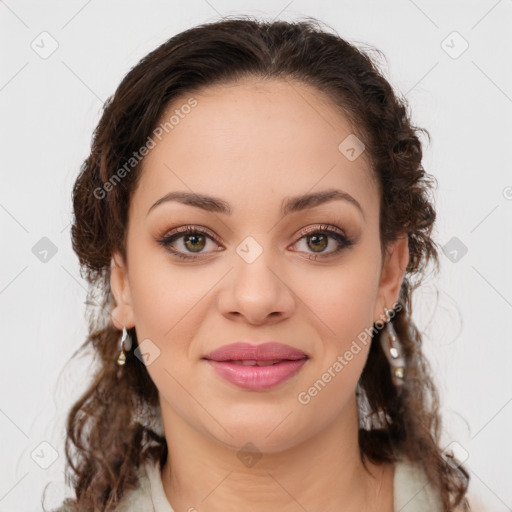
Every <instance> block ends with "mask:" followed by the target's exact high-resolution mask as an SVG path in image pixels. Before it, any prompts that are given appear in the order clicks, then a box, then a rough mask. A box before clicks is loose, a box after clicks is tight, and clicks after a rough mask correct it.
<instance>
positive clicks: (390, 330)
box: [380, 308, 405, 388]
mask: <svg viewBox="0 0 512 512" xmlns="http://www.w3.org/2000/svg"><path fill="white" fill-rule="evenodd" d="M384 313H385V314H386V325H385V326H384V330H383V331H382V333H381V335H380V343H381V346H382V350H383V351H384V354H385V355H386V359H387V360H388V362H389V366H390V367H391V379H392V381H393V384H395V386H397V387H398V388H400V387H401V386H402V385H403V382H404V373H405V359H404V357H403V355H402V352H401V350H400V341H399V339H398V336H397V334H396V331H395V328H394V326H393V324H392V322H391V314H390V311H389V309H387V308H384Z"/></svg>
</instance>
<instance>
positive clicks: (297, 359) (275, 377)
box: [203, 342, 309, 391]
mask: <svg viewBox="0 0 512 512" xmlns="http://www.w3.org/2000/svg"><path fill="white" fill-rule="evenodd" d="M203 359H205V360H206V361H207V362H208V363H209V364H210V365H211V366H212V367H213V369H214V370H215V372H216V373H217V375H219V376H220V377H222V378H223V379H225V380H227V381H228V382H230V383H231V384H234V385H235V386H237V387H239V388H242V389H245V390H250V391H264V390H267V389H270V388H273V387H275V386H277V385H279V384H281V383H282V382H284V381H286V380H288V379H289V378H290V377H292V376H293V375H295V374H296V373H297V372H298V371H299V370H300V369H301V368H302V367H303V366H304V364H305V363H306V362H307V360H308V359H309V357H308V356H307V355H306V354H305V353H304V352H302V351H301V350H298V349H295V348H292V347H289V346H288V345H283V344H281V343H275V342H269V343H264V344H261V345H251V344H249V343H242V342H239V343H233V344H231V345H225V346H224V347H221V348H219V349H217V350H214V351H213V352H211V353H210V354H208V355H207V356H205V357H204V358H203Z"/></svg>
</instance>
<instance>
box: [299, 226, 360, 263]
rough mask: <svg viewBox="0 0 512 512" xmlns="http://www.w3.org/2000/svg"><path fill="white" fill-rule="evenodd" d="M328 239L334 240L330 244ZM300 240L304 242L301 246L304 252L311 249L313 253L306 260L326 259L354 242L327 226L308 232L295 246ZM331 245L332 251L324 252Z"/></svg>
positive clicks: (339, 231)
mask: <svg viewBox="0 0 512 512" xmlns="http://www.w3.org/2000/svg"><path fill="white" fill-rule="evenodd" d="M330 239H331V240H334V243H330ZM302 240H304V242H305V243H304V244H303V245H304V246H305V248H306V252H307V249H311V250H312V251H313V256H312V257H308V258H307V259H309V260H317V259H321V258H328V257H330V256H332V255H334V254H336V253H338V252H340V251H342V250H343V249H345V248H347V247H350V246H351V245H354V242H353V241H352V240H351V239H349V238H348V237H347V236H346V235H345V233H344V232H343V231H342V230H341V229H339V228H337V227H335V226H329V225H327V224H322V225H321V226H320V227H316V228H314V229H310V230H308V231H307V232H306V233H305V234H303V235H302V237H301V238H300V239H299V240H298V242H296V244H299V242H301V241H302ZM333 245H334V249H333V250H331V251H327V250H326V249H327V248H328V247H331V246H333Z"/></svg>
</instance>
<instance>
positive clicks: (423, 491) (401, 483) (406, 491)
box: [393, 459, 443, 512]
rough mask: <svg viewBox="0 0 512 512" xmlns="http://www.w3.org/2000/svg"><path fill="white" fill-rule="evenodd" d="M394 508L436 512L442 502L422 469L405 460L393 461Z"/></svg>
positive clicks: (404, 511) (407, 510) (405, 511)
mask: <svg viewBox="0 0 512 512" xmlns="http://www.w3.org/2000/svg"><path fill="white" fill-rule="evenodd" d="M393 493H394V499H393V501H394V509H395V510H400V512H438V511H442V509H443V508H442V502H441V498H440V496H439V493H438V492H437V490H436V489H435V488H434V487H433V486H432V484H431V483H430V482H429V480H428V478H427V475H426V474H425V472H424V471H423V469H422V468H421V467H420V466H419V465H417V464H415V463H413V462H411V461H409V460H407V459H400V460H399V461H397V462H396V463H395V477H394V483H393Z"/></svg>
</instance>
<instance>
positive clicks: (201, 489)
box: [60, 17, 469, 512]
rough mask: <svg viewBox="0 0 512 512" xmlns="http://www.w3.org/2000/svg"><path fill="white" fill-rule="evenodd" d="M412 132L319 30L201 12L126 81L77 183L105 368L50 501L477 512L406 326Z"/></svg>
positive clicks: (385, 95)
mask: <svg viewBox="0 0 512 512" xmlns="http://www.w3.org/2000/svg"><path fill="white" fill-rule="evenodd" d="M419 131H420V130H419V129H417V128H415V127H414V126H412V124H411V121H410V118H409V116H408V113H407V106H406V103H405V100H403V99H399V98H398V97H397V95H396V94H395V93H394V91H393V90H392V88H391V86H390V85H389V83H388V82H387V81H386V80H385V78H384V77H383V76H382V74H381V73H380V72H379V70H378V68H377V66H376V64H375V63H373V62H372V60H371V59H370V57H369V56H368V55H367V54H365V53H363V52H362V51H360V50H358V49H357V48H356V47H354V46H353V45H351V44H349V43H347V42H346V41H344V40H343V39H341V38H340V37H339V36H338V35H337V34H332V33H329V32H327V31H324V30H323V29H322V28H321V27H320V24H319V23H318V22H317V20H315V19H308V20H305V21H301V22H295V23H289V22H284V21H277V22H273V23H270V22H263V21H258V20H255V19H252V18H249V17H243V18H231V19H225V20H223V21H219V22H215V23H211V24H205V25H202V26H199V27H195V28H192V29H190V30H187V31H185V32H183V33H181V34H178V35H177V36H175V37H173V38H171V39H170V40H169V41H167V42H166V43H164V44H163V45H161V46H160V47H159V48H157V49H156V50H154V51H153V52H151V53H150V54H149V55H147V56H146V57H145V58H144V59H142V60H141V62H140V63H139V64H138V65H137V66H135V67H134V68H133V69H132V70H131V71H130V72H129V73H128V75H127V76H126V77H125V78H124V80H123V81H122V83H121V84H120V86H119V87H118V89H117V91H116V93H115V95H114V96H113V98H111V99H110V100H109V101H108V102H107V104H106V105H105V109H104V113H103V116H102V118H101V120H100V122H99V125H98V127H97V129H96V131H95V134H94V139H93V144H92V149H91V154H90V155H89V157H88V158H87V159H86V161H85V162H84V165H83V167H82V169H81V173H80V175H79V177H78V179H77V181H76V183H75V187H74V191H73V196H74V213H75V220H74V224H73V228H72V237H73V247H74V250H75V251H76V253H77V255H78V257H79V259H80V263H81V265H82V268H83V271H84V274H85V275H86V277H87V279H88V281H89V283H90V287H91V288H90V289H91V295H92V297H91V301H90V302H91V304H92V310H91V325H90V334H89V337H88V339H87V340H86V342H85V343H84V347H85V346H87V345H88V344H92V346H93V347H94V350H95V352H96V354H97V356H98V361H99V366H98V368H97V369H96V371H95V373H94V375H93V378H92V381H91V384H90V386H89V388H88V389H87V390H86V392H85V393H84V394H83V396H82V397H81V399H80V400H79V401H78V402H77V403H76V404H75V405H74V407H73V408H72V410H71V411H70V413H69V417H68V423H67V440H66V455H67V461H68V464H69V467H70V469H71V471H72V474H71V477H72V484H73V486H74V489H75V494H76V499H75V500H71V499H69V500H67V501H66V502H65V504H63V506H62V507H61V509H60V510H61V511H67V510H80V511H82V510H84V511H85V510H88V511H90V510H101V511H103V510H116V511H118V512H119V511H128V510H137V511H145V510H156V511H157V512H169V511H173V510H174V511H175V512H178V511H180V512H181V511H194V510H198V511H200V512H201V511H220V510H222V511H226V510H235V509H236V510H246V509H250V510H251V511H268V510H280V511H284V512H288V511H290V512H291V511H295V510H300V509H303V510H308V511H318V510H328V511H334V510H345V511H348V510H354V511H356V510H357V511H362V510H372V511H374V510H379V511H381V512H392V511H394V510H403V511H417V512H421V511H429V512H432V511H451V510H468V504H467V500H466V498H465V494H466V490H467V486H468V479H469V476H468V473H467V471H466V470H465V469H464V468H463V466H462V465H460V464H459V463H458V461H457V460H456V459H455V458H454V457H453V456H452V455H451V454H449V453H443V450H442V447H441V446H440V426H439V425H440V417H439V404H438V395H437V391H436V387H435V385H434V383H433V381H432V379H431V376H430V374H429V369H428V365H427V361H426V359H425V358H424V356H423V354H422V348H421V334H420V332H419V331H418V330H417V328H416V327H415V324H414V322H413V319H412V311H411V294H412V291H413V289H414V288H416V287H417V286H418V285H419V284H420V282H421V277H422V276H423V275H424V273H425V270H426V268H427V264H428V263H429V262H433V263H434V264H435V265H436V267H438V259H437V254H438V253H437V249H436V244H435V242H434V241H433V239H432V238H431V231H432V227H433V223H434V220H435V211H434V209H433V205H432V203H431V199H430V197H431V184H432V181H433V178H432V177H431V176H429V175H428V174H427V173H426V172H425V171H424V169H423V167H422V165H421V159H422V146H421V142H420V140H419V137H418V132H419ZM423 131H424V130H423ZM98 294H99V295H98ZM98 296H99V297H100V299H98ZM95 307H96V308H95Z"/></svg>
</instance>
